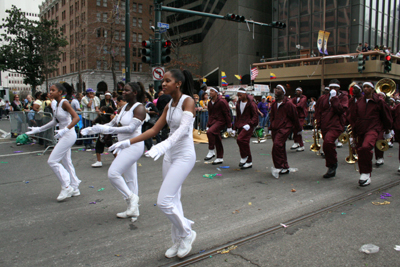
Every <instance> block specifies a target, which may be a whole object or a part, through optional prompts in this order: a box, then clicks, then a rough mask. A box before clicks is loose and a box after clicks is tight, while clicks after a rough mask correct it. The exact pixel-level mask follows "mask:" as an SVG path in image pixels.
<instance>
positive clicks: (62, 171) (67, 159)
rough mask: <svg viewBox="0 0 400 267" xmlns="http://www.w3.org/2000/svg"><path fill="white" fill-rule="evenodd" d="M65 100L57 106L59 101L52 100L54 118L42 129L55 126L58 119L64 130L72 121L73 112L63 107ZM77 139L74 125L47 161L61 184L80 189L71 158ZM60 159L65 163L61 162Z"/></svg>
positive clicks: (60, 126)
mask: <svg viewBox="0 0 400 267" xmlns="http://www.w3.org/2000/svg"><path fill="white" fill-rule="evenodd" d="M64 101H68V100H66V99H62V100H61V101H60V103H59V105H58V106H57V101H55V100H54V101H52V102H51V108H52V110H53V120H52V121H50V122H49V123H47V124H46V125H43V126H42V127H40V128H41V131H45V130H47V129H50V128H51V127H54V126H55V125H56V124H57V121H56V119H57V120H58V123H59V129H60V130H62V129H64V128H65V127H67V126H68V125H69V124H70V123H71V121H72V120H71V114H70V113H69V112H68V111H65V110H64V109H63V108H62V104H63V102H64ZM75 141H76V133H75V128H74V127H72V128H71V129H70V130H68V132H66V133H65V134H64V135H63V136H62V137H61V138H60V139H59V140H58V142H57V144H56V146H55V147H54V149H53V151H52V152H51V154H50V157H49V159H48V160H47V163H48V164H49V165H50V168H51V169H52V170H53V171H54V173H55V174H56V175H57V178H58V179H59V180H60V182H61V185H62V186H63V187H68V186H69V185H71V186H72V188H74V190H75V189H78V187H79V184H80V183H81V180H79V179H78V177H77V176H76V173H75V168H74V165H72V160H71V147H72V146H73V145H74V144H75ZM60 161H61V162H62V163H63V164H61V163H60Z"/></svg>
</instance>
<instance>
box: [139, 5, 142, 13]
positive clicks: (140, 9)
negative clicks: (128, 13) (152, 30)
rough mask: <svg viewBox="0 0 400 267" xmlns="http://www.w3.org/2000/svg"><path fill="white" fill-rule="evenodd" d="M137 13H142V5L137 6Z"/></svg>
mask: <svg viewBox="0 0 400 267" xmlns="http://www.w3.org/2000/svg"><path fill="white" fill-rule="evenodd" d="M138 12H139V13H142V12H143V5H142V4H139V8H138Z"/></svg>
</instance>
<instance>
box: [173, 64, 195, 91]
mask: <svg viewBox="0 0 400 267" xmlns="http://www.w3.org/2000/svg"><path fill="white" fill-rule="evenodd" d="M169 72H171V74H172V77H174V78H175V81H177V82H182V86H181V91H182V93H183V94H185V95H188V96H190V97H192V98H193V87H194V81H193V76H192V74H191V73H190V71H188V70H184V71H181V70H179V69H172V70H170V71H169Z"/></svg>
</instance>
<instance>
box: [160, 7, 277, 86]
mask: <svg viewBox="0 0 400 267" xmlns="http://www.w3.org/2000/svg"><path fill="white" fill-rule="evenodd" d="M163 5H165V6H170V7H176V8H183V9H190V10H195V11H201V12H207V13H213V14H219V15H223V16H225V15H226V14H228V13H234V14H239V15H242V16H244V17H245V18H246V19H253V20H255V21H259V22H264V23H270V22H271V13H272V11H271V8H270V7H271V2H270V1H260V0H246V1H245V0H229V1H227V0H210V1H196V0H193V1H175V0H165V1H164V2H163ZM162 18H163V19H162V20H163V22H166V23H169V24H170V30H169V31H168V34H167V35H166V37H170V38H171V40H172V41H173V43H174V45H175V47H177V48H176V49H175V53H176V54H175V57H178V58H184V60H181V61H182V63H187V64H186V65H185V64H183V66H187V65H189V64H190V63H193V62H198V63H199V68H197V69H193V68H192V71H193V73H194V74H198V75H200V76H205V75H207V74H208V76H207V79H208V81H207V84H211V85H220V79H219V77H220V76H219V74H220V72H221V71H224V72H225V73H226V75H227V79H226V80H227V82H228V83H234V84H238V83H239V80H237V79H236V78H235V76H234V75H235V74H238V75H242V76H243V75H245V74H249V73H250V64H252V63H253V62H259V61H260V58H262V57H263V56H264V57H270V55H271V41H272V36H271V29H270V28H268V27H261V26H255V27H253V25H252V24H249V25H246V23H237V22H232V21H228V20H221V19H214V18H208V17H202V16H197V15H189V14H182V13H171V12H163V14H162ZM173 54H174V53H173ZM173 56H174V55H173ZM189 69H190V67H189Z"/></svg>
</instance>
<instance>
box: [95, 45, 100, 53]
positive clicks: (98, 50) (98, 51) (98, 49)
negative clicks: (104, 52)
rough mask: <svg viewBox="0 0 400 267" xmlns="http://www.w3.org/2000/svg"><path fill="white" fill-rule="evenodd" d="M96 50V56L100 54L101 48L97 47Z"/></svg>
mask: <svg viewBox="0 0 400 267" xmlns="http://www.w3.org/2000/svg"><path fill="white" fill-rule="evenodd" d="M96 48H97V54H100V52H101V46H99V45H98V46H97V47H96Z"/></svg>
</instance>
